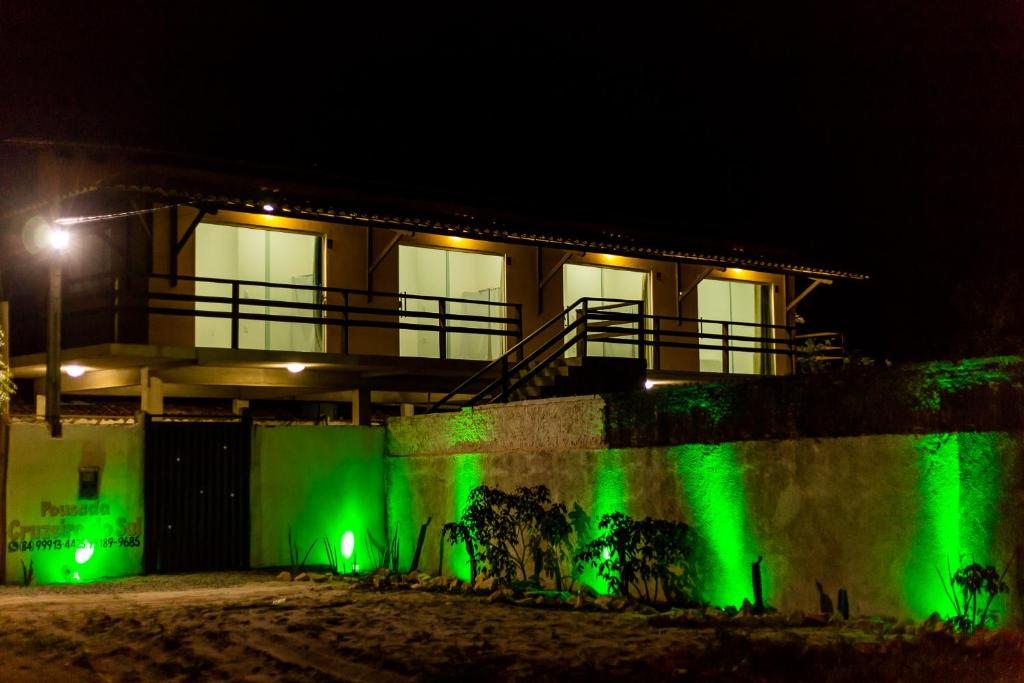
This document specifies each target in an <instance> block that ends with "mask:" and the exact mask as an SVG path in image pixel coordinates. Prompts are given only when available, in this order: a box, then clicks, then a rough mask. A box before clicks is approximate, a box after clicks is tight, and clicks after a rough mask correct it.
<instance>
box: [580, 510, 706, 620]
mask: <svg viewBox="0 0 1024 683" xmlns="http://www.w3.org/2000/svg"><path fill="white" fill-rule="evenodd" d="M598 528H599V529H602V530H603V531H604V533H602V534H601V535H600V536H599V537H598V538H596V539H594V540H593V541H591V542H590V543H587V544H586V545H584V546H583V548H582V549H581V550H580V551H579V552H578V553H576V558H575V559H576V563H577V565H578V566H579V567H580V568H582V566H584V565H587V564H589V565H590V566H591V567H596V568H597V572H598V574H599V575H600V576H601V577H602V578H603V579H605V580H606V581H607V582H608V585H609V587H610V588H611V590H612V591H613V592H614V593H616V594H618V595H620V596H622V597H636V598H639V599H640V600H642V601H644V602H647V603H656V602H659V596H660V597H661V598H662V599H663V601H664V602H668V603H670V604H673V605H696V604H699V601H698V600H697V596H698V595H699V588H700V581H699V577H698V571H697V562H696V555H697V551H696V546H697V539H696V534H694V533H693V532H692V531H691V529H690V527H689V526H688V525H687V524H684V523H683V522H673V521H670V520H665V519H652V518H650V517H647V518H646V519H643V520H639V521H637V520H634V519H632V518H631V517H628V516H626V515H624V514H622V513H621V512H613V513H612V514H610V515H605V516H604V517H602V518H601V522H600V524H599V525H598ZM652 588H653V591H652Z"/></svg>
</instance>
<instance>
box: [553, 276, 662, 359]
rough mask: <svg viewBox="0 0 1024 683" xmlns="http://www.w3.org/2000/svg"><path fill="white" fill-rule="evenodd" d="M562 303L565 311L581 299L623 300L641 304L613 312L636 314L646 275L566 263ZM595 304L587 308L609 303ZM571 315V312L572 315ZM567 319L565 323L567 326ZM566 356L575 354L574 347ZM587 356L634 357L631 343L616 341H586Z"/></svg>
mask: <svg viewBox="0 0 1024 683" xmlns="http://www.w3.org/2000/svg"><path fill="white" fill-rule="evenodd" d="M562 269H563V270H562V278H563V287H562V300H563V302H564V304H563V305H564V307H565V308H568V307H569V306H572V305H573V304H574V303H576V302H577V301H579V300H580V299H582V298H583V297H590V298H594V299H620V300H622V299H624V300H627V301H639V302H641V303H639V304H634V305H627V306H622V307H620V308H616V309H615V310H616V312H620V313H629V314H632V315H636V314H637V313H639V312H642V311H639V310H638V309H639V308H642V307H643V306H644V303H643V302H645V301H646V300H647V273H645V272H643V271H641V270H629V269H626V268H607V267H603V266H585V265H578V264H574V263H568V264H566V265H565V266H563V267H562ZM610 303H612V302H605V304H602V303H601V302H599V301H594V302H591V303H590V305H591V306H601V305H606V304H610ZM573 315H575V313H574V314H573ZM571 322H572V321H571V320H567V321H566V324H569V323H571ZM615 327H628V328H630V329H635V328H636V323H624V322H623V323H619V322H616V323H615ZM623 340H628V341H635V340H636V337H635V336H632V337H623ZM566 355H567V356H570V357H572V356H575V355H576V347H575V345H574V346H573V347H572V348H570V349H568V351H567V353H566ZM587 355H588V356H605V357H618V358H636V357H637V347H636V346H635V345H634V344H620V343H616V342H588V343H587Z"/></svg>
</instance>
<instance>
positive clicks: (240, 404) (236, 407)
mask: <svg viewBox="0 0 1024 683" xmlns="http://www.w3.org/2000/svg"><path fill="white" fill-rule="evenodd" d="M248 408H249V401H248V399H244V398H233V399H231V413H232V414H233V415H241V414H242V411H244V410H248Z"/></svg>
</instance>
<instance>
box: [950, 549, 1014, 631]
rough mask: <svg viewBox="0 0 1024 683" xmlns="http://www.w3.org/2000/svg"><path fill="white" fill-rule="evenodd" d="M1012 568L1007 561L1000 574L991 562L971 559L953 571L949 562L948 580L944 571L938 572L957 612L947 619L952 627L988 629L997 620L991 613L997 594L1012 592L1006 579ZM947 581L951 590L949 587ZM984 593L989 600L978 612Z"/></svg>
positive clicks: (958, 628) (956, 629)
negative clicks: (967, 563)
mask: <svg viewBox="0 0 1024 683" xmlns="http://www.w3.org/2000/svg"><path fill="white" fill-rule="evenodd" d="M1009 569H1010V565H1009V564H1007V565H1006V568H1005V569H1003V573H1002V574H1000V573H999V571H998V570H997V569H996V568H995V567H994V566H992V565H989V566H987V567H983V566H981V565H980V564H978V563H977V562H972V563H971V564H969V565H967V566H965V567H962V568H960V569H957V570H956V572H952V571H951V570H950V567H949V563H948V561H947V563H946V579H943V578H942V574H941V573H939V579H940V580H942V590H943V591H944V592H945V593H946V598H947V599H948V600H949V602H950V604H952V605H953V609H954V610H955V611H956V616H954V617H952V618H951V619H949V621H948V623H949V624H951V625H952V626H953V630H955V631H956V632H957V633H965V634H969V633H973V632H974V630H975V629H977V628H985V627H987V626H988V625H989V624H992V623H994V621H995V618H994V617H993V616H992V615H990V614H989V609H990V608H991V607H992V601H993V600H995V598H996V596H997V595H999V594H1000V593H1009V592H1010V587H1009V586H1008V585H1007V584H1006V581H1005V579H1006V573H1007V572H1008V571H1009ZM936 572H938V569H936ZM947 581H948V583H949V588H948V589H947V588H946V583H947ZM958 593H959V595H958ZM985 594H987V595H988V599H987V600H985V604H984V606H983V607H982V608H981V614H980V615H979V614H978V596H979V595H980V596H984V595H985Z"/></svg>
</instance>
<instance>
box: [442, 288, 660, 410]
mask: <svg viewBox="0 0 1024 683" xmlns="http://www.w3.org/2000/svg"><path fill="white" fill-rule="evenodd" d="M590 301H610V302H613V303H612V304H610V305H609V306H603V307H601V308H606V307H617V306H627V305H636V304H637V303H641V304H642V302H641V301H640V300H639V299H637V300H631V299H607V298H601V297H589V296H584V297H580V298H579V299H577V300H576V301H574V302H573V303H571V304H570V305H569V306H567V307H566V308H565V309H563V310H562V311H560V312H559V313H558V314H557V315H554V316H552V317H551V318H550V319H548V321H547V322H545V323H544V324H543V325H541V326H540V327H538V328H537V329H536V330H534V331H533V332H531V333H530V334H529V335H527V336H526V337H524V338H523V339H522V341H520V342H518V343H517V344H516V345H515V346H513V347H511V348H510V349H508V350H507V351H505V353H503V354H501V355H500V356H498V357H497V358H495V359H494V360H493V361H491V362H490V363H488V364H487V365H485V366H484V367H482V368H480V369H479V370H477V371H476V372H475V373H473V374H472V375H470V376H469V377H467V378H466V379H465V380H463V381H462V383H460V384H459V385H458V386H457V387H455V388H454V389H452V390H451V391H449V392H448V393H447V394H445V395H444V396H443V397H442V398H441V399H439V400H438V401H436V402H434V403H433V404H432V405H431V406H430V408H428V409H427V412H428V413H433V412H436V411H437V410H438V409H439V408H441V406H443V405H445V404H446V403H448V402H449V401H450V400H451V399H452V398H453V397H454V396H455V395H457V394H459V393H460V392H462V391H463V390H464V389H465V388H466V387H467V386H469V385H470V384H472V383H473V382H475V381H477V380H478V379H480V377H482V376H484V375H486V374H488V373H489V372H490V371H491V370H493V369H494V368H495V367H497V366H503V367H502V372H501V374H500V376H499V377H498V378H497V379H495V380H493V381H492V382H490V383H489V384H488V385H487V386H485V387H484V388H483V389H482V390H481V391H479V392H477V393H476V395H474V397H473V398H472V399H471V400H470V402H469V403H468V404H467V405H475V404H476V403H477V402H478V401H479V400H480V399H481V398H483V397H484V396H485V395H486V394H487V393H488V392H490V391H492V390H493V389H495V388H496V387H497V386H498V385H499V384H502V383H504V382H505V381H506V380H507V378H508V376H509V375H510V374H512V373H513V372H515V371H517V370H518V369H519V368H521V367H522V366H523V364H524V363H530V362H532V361H533V360H534V359H535V358H536V357H537V356H538V355H540V353H542V352H544V351H546V350H547V349H548V348H550V347H551V345H552V344H553V343H554V342H555V341H556V340H558V339H564V338H565V335H566V334H567V333H568V332H571V331H573V330H575V329H576V328H577V327H579V326H580V324H581V323H582V320H583V318H577V319H576V320H574V321H571V322H569V323H568V324H565V325H564V326H563V328H562V330H561V333H559V334H554V335H552V336H551V337H550V338H549V339H548V340H547V341H545V342H544V343H542V344H541V345H540V346H539V347H537V348H536V349H534V350H533V351H532V352H530V353H529V354H528V355H526V356H524V357H523V358H521V359H520V360H518V361H516V362H515V364H514V365H511V366H509V365H508V361H509V358H510V357H512V356H513V355H514V354H516V353H518V352H520V351H521V349H523V348H525V345H526V344H528V343H529V342H531V341H533V340H534V339H535V338H536V337H537V336H538V335H540V334H541V333H542V332H544V331H545V330H547V329H548V328H549V327H551V326H552V325H553V324H554V323H556V322H563V321H565V319H566V316H569V315H570V314H571V313H572V311H574V310H575V309H576V308H578V307H579V306H581V305H583V304H585V303H587V302H590ZM588 309H589V310H595V309H593V308H589V306H588ZM576 341H578V340H577V339H575V338H574V339H573V340H572V342H570V343H569V344H565V343H563V345H562V349H561V351H562V352H564V350H565V349H566V348H568V347H569V346H571V345H572V344H575V343H576ZM554 357H555V354H553V355H552V358H549V359H547V360H548V362H550V361H551V360H553V358H554ZM540 369H541V365H540V364H538V366H537V367H536V368H533V369H531V372H529V373H527V376H525V377H523V378H520V380H519V381H517V382H516V383H515V386H514V387H507V388H505V389H503V391H502V393H503V394H508V393H510V392H512V391H514V390H515V388H517V387H518V386H519V385H521V384H522V383H523V382H524V381H526V380H527V379H529V377H531V376H533V375H534V374H536V373H537V372H539V371H540Z"/></svg>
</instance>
